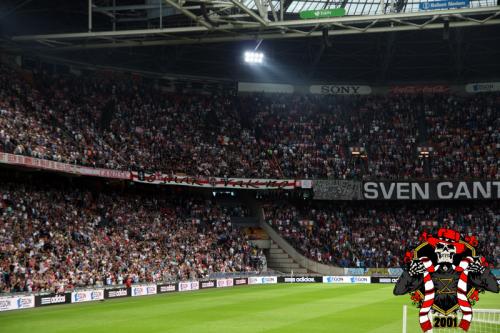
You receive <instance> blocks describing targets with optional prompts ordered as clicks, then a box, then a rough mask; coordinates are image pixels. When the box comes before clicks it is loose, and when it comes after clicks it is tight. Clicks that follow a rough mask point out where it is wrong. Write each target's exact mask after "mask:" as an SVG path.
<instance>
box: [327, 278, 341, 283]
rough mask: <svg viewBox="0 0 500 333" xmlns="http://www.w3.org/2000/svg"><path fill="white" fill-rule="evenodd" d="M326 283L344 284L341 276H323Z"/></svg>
mask: <svg viewBox="0 0 500 333" xmlns="http://www.w3.org/2000/svg"><path fill="white" fill-rule="evenodd" d="M325 278H326V283H335V282H337V283H338V282H344V278H343V277H341V276H325Z"/></svg>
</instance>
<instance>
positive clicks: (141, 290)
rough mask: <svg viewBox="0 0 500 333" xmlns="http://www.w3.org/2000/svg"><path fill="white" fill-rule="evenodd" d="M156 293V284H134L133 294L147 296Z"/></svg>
mask: <svg viewBox="0 0 500 333" xmlns="http://www.w3.org/2000/svg"><path fill="white" fill-rule="evenodd" d="M155 294H156V284H147V285H142V286H132V296H146V295H155Z"/></svg>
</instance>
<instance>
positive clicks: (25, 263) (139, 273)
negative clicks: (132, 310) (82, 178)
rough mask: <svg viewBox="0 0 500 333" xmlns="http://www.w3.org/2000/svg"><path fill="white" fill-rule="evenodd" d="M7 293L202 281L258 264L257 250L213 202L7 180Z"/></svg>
mask: <svg viewBox="0 0 500 333" xmlns="http://www.w3.org/2000/svg"><path fill="white" fill-rule="evenodd" d="M0 195H1V197H0V216H1V218H0V253H1V257H0V277H1V278H0V292H23V291H24V292H26V291H28V292H31V291H33V292H40V291H51V292H63V291H65V290H71V289H73V288H77V287H84V286H104V285H116V284H123V283H124V282H125V281H126V280H127V279H128V278H130V279H132V282H133V283H144V282H159V281H169V280H170V281H177V280H186V279H201V278H206V277H208V276H209V275H210V274H211V273H215V272H234V271H237V272H245V271H254V270H255V269H256V267H255V265H254V264H255V262H252V261H251V260H250V259H251V258H250V256H252V255H255V254H256V253H255V252H256V249H254V248H253V247H252V246H251V245H250V244H249V243H248V242H247V241H246V236H245V235H244V234H243V233H242V232H241V231H240V230H239V229H235V228H232V226H231V220H230V216H232V215H233V214H235V213H236V214H238V213H241V212H242V210H241V209H239V208H236V209H232V210H230V209H225V208H222V207H221V206H219V205H218V204H217V203H215V202H212V201H210V200H206V199H203V198H201V197H196V195H193V196H189V197H185V196H179V195H164V194H163V195H162V194H132V193H127V192H120V191H114V190H112V191H108V192H105V193H104V192H96V191H90V190H86V189H80V188H74V189H69V188H61V187H51V186H50V185H39V186H38V185H37V186H35V185H27V184H23V183H8V182H2V184H1V185H0Z"/></svg>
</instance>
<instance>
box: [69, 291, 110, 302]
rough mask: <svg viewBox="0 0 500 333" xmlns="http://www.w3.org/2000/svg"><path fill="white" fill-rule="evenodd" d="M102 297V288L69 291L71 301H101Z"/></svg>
mask: <svg viewBox="0 0 500 333" xmlns="http://www.w3.org/2000/svg"><path fill="white" fill-rule="evenodd" d="M103 299H104V289H95V290H85V291H75V292H72V293H71V303H82V302H91V301H101V300H103Z"/></svg>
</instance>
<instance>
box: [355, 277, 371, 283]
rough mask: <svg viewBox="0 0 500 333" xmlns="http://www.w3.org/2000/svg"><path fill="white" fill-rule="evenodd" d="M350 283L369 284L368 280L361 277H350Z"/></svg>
mask: <svg viewBox="0 0 500 333" xmlns="http://www.w3.org/2000/svg"><path fill="white" fill-rule="evenodd" d="M351 283H370V278H369V277H361V276H352V277H351Z"/></svg>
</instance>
